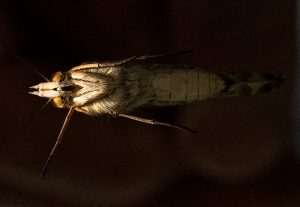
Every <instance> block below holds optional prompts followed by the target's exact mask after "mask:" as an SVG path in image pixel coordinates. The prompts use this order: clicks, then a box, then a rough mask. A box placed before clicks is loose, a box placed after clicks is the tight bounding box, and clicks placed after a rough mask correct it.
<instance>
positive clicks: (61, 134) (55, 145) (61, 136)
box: [41, 107, 75, 179]
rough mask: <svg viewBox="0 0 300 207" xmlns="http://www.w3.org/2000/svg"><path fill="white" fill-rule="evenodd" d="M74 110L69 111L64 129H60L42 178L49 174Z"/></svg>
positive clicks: (72, 108)
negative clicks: (49, 168)
mask: <svg viewBox="0 0 300 207" xmlns="http://www.w3.org/2000/svg"><path fill="white" fill-rule="evenodd" d="M74 110H75V108H74V107H71V108H70V110H69V112H68V114H67V116H66V118H65V121H64V124H63V125H62V127H61V129H60V132H59V134H58V137H57V139H56V142H55V144H54V146H53V147H52V149H51V152H50V154H49V156H48V159H47V161H46V163H45V165H44V168H43V171H42V174H41V176H42V178H43V179H44V178H45V174H46V172H47V169H48V166H49V162H50V161H51V160H52V156H53V155H54V153H55V151H56V150H57V147H58V145H59V144H60V143H61V141H62V138H63V135H64V133H65V131H66V128H67V126H68V123H69V121H70V119H71V117H72V114H73V112H74Z"/></svg>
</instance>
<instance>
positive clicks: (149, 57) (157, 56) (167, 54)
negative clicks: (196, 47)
mask: <svg viewBox="0 0 300 207" xmlns="http://www.w3.org/2000/svg"><path fill="white" fill-rule="evenodd" d="M191 52H192V50H183V51H178V52H168V53H161V54H156V55H143V56H138V57H136V60H150V59H154V58H161V57H174V56H178V55H184V54H187V53H191Z"/></svg>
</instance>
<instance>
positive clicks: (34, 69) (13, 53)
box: [0, 41, 50, 81]
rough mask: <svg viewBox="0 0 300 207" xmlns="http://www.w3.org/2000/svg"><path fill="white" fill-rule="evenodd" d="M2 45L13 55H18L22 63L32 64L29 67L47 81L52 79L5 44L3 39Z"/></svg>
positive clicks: (17, 57)
mask: <svg viewBox="0 0 300 207" xmlns="http://www.w3.org/2000/svg"><path fill="white" fill-rule="evenodd" d="M0 43H1V44H2V45H4V48H5V49H7V50H8V51H9V52H10V53H11V54H12V55H14V56H15V57H16V59H18V60H19V61H20V62H21V63H23V64H24V65H25V66H26V65H27V66H30V67H29V69H30V70H31V71H33V72H34V73H35V74H37V75H38V76H40V77H41V78H43V79H44V80H45V81H50V80H49V79H48V78H47V77H46V76H44V75H43V74H42V73H41V72H40V71H38V70H37V69H36V68H35V67H34V66H33V65H32V64H29V63H28V62H26V61H25V60H24V59H23V58H21V56H19V55H18V54H17V53H16V52H14V51H12V50H11V49H10V48H9V47H8V46H6V45H5V43H4V42H3V41H0Z"/></svg>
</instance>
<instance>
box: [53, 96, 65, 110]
mask: <svg viewBox="0 0 300 207" xmlns="http://www.w3.org/2000/svg"><path fill="white" fill-rule="evenodd" d="M51 102H52V104H53V105H54V106H55V107H58V108H64V107H65V104H66V99H65V98H63V97H55V98H53V99H52V101H51Z"/></svg>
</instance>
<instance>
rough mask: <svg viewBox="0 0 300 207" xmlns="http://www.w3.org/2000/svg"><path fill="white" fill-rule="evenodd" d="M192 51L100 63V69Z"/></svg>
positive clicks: (186, 51) (185, 52) (185, 51)
mask: <svg viewBox="0 0 300 207" xmlns="http://www.w3.org/2000/svg"><path fill="white" fill-rule="evenodd" d="M191 52H192V50H183V51H179V52H169V53H162V54H157V55H142V56H132V57H130V58H126V59H122V60H118V61H114V62H104V63H98V68H104V67H115V66H120V65H124V64H126V63H129V62H131V61H134V60H151V59H155V58H161V57H173V56H177V55H183V54H187V53H191Z"/></svg>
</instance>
